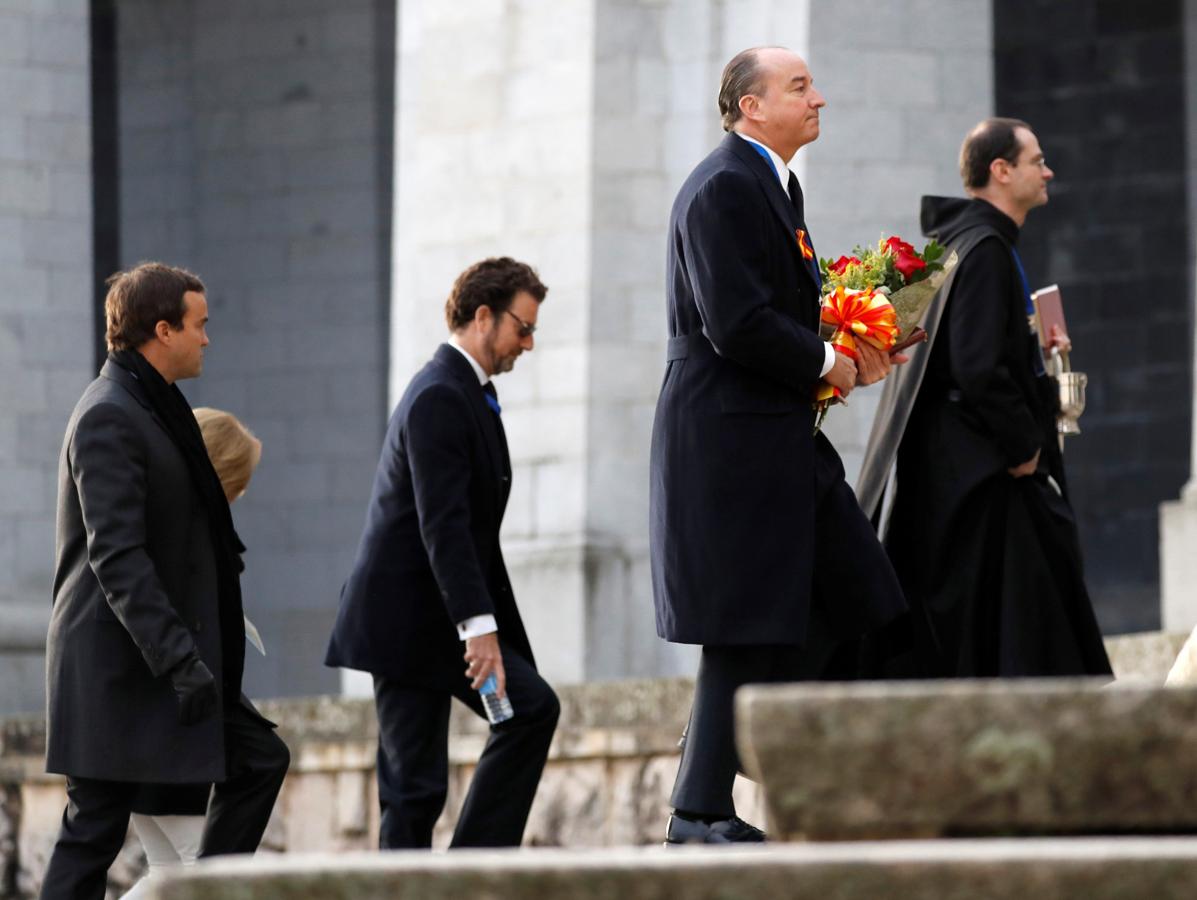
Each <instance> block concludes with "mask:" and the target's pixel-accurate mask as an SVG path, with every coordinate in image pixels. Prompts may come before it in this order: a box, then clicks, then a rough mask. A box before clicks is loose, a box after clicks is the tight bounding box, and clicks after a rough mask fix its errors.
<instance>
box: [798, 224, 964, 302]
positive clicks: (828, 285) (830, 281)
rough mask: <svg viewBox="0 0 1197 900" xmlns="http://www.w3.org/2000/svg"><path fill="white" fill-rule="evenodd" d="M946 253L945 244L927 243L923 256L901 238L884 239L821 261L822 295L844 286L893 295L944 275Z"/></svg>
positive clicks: (853, 289) (849, 288)
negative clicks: (875, 243) (847, 254)
mask: <svg viewBox="0 0 1197 900" xmlns="http://www.w3.org/2000/svg"><path fill="white" fill-rule="evenodd" d="M943 254H944V247H943V245H942V244H940V243H938V242H936V241H934V240H932V241H928V243H927V245H926V246H925V247H924V248H923V251H922V253H918V252H916V251H915V249H914V247H913V246H912V245H911V244H908V243H906V241H904V240H902V239H901V238H900V237H897V236H894V237H890V238H884V237H883V238H881V240H879V241H878V242H877V246H876V247H862V246H859V245H858V246H856V247H855V248H853V250H852V255H851V256H841V257H840V258H839V259H837V260H834V261H832V260H830V259H820V260H819V268H820V270H821V271H822V273H823V292H824V293H830V292H831V291H834V290H835V289H836V287H838V286H841V285H842V286H843V287H844V288H845V289H846V290H852V291H863V290H869V289H883V290H884V291H885V293H887V294H894V293H896V292H897V291H900V290H902V288H904V287H907V286H909V285H912V284H916V283H917V282H920V281H923V280H924V279H926V278H929V277H930V276H931V275H932V274H934V273H935V272H942V271H943V268H944V266H943V262H942V261H941V260H942V257H943Z"/></svg>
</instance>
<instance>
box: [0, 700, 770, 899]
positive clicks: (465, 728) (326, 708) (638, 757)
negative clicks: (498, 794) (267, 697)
mask: <svg viewBox="0 0 1197 900" xmlns="http://www.w3.org/2000/svg"><path fill="white" fill-rule="evenodd" d="M692 690H693V683H692V682H690V681H688V680H684V679H677V680H660V681H627V682H608V683H605V684H593V685H578V686H574V687H570V688H564V689H561V690H560V691H559V694H560V697H561V701H562V717H561V722H560V725H559V727H558V730H557V735H556V737H555V738H554V741H553V746H552V748H551V750H550V755H549V762H548V764H547V766H546V768H545V772H544V776H543V777H542V779H541V783H540V789H539V791H538V793H537V796H536V801H535V803H534V804H533V807H532V812H531V815H530V818H529V822H528V827H527V830H526V832H525V836H524V843H525V845H526V846H538V847H549V846H551V847H613V846H621V845H636V844H656V843H658V842H659V841H661V840H662V839H663V836H664V829H665V819H666V816H667V815H668V813H669V791H670V789H671V788H672V786H673V778H674V775H675V774H676V772H677V757H678V749H677V741H678V738H679V736H680V735H681V732H682V728H683V727H684V725H685V722H686V719H687V717H688V715H689V704H690V699H691V692H692ZM262 711H263V712H264V713H265V714H266V715H267V716H269V717H270V718H271V719H273V720H275V721H277V722H278V723H279V733H280V734H281V735H282V737H283V738H284V740H286V741H287V744H288V746H289V747H290V748H291V760H292V761H291V770H290V772H289V773H288V775H287V780H286V783H285V784H284V785H283V790H282V794H281V795H280V797H279V800H278V803H277V804H276V806H275V810H274V816H273V818H272V820H271V824H270V826H269V828H268V829H267V832H266V835H265V837H264V839H263V842H262V850H261V851H260V852H266V853H315V852H325V853H328V852H334V853H336V852H344V851H347V850H369V849H373V848H375V847H377V846H378V790H377V786H376V783H375V777H374V760H375V752H376V750H377V725H376V720H375V717H374V707H373V703H372V702H370V701H365V700H335V699H333V698H314V699H308V700H289V701H278V702H274V703H265V704H262ZM450 732H451V741H450V783H449V797H448V801H447V803H446V807H445V812H444V814H443V815H442V816H441V819H440V821H439V822H438V823H437V826H436V830H435V833H434V837H433V846H434V847H436V848H443V847H446V846H447V845H448V841H449V838H450V836H451V835H452V833H453V826H454V823H455V822H456V819H457V814H458V812H459V810H460V808H461V804H462V801H463V799H464V797H465V792H466V789H467V788H468V785H469V780H470V777H471V776H472V774H473V769H474V764H475V762H476V761H477V759H478V755H479V753H480V752H481V751H482V747H483V745H484V744H485V741H486V735H487V729H486V724H485V722H483V721H482V720H480V719H478V718H477V717H475V716H474V715H473V714H472V713H470V712H468V711H467V710H465V709H464V707H461V706H460V705H459V704H454V709H453V718H452V720H451V724H450ZM43 740H44V730H43V727H42V721H41V720H40V719H37V718H32V717H31V718H25V719H9V720H0V879H2V880H0V891H3V890H4V889H7V891H8V892H7V893H4V894H3V896H8V897H13V898H14V900H25V898H32V897H34V896H36V892H37V888H38V885H39V884H40V881H41V878H42V873H43V872H44V870H45V865H46V860H47V859H48V857H49V853H50V850H51V848H52V847H53V844H54V839H55V837H56V834H57V829H58V824H59V823H60V821H61V818H62V809H63V805H64V803H65V794H64V792H63V785H62V782H61V780H60V779H58V778H56V777H52V776H46V775H43V774H42V759H41V754H42V742H43ZM735 797H736V805H737V810H738V811H739V813H740V815H741V816H743V817H744V818H745V819H748V820H749V821H754V822H761V821H763V816H764V813H763V807H762V803H761V797H760V795H759V789H758V788H757V787H756V786H755V785H753V784H752V783H750V782H747V781H745V780H743V779H738V780H737V784H736V789H735ZM143 869H144V857H143V855H142V853H141V849H140V844H139V842H138V840H137V837H136V835H135V834H134V833H133V832H132V831H130V834H129V838H128V840H127V841H126V844H125V848H124V850H123V851H122V853H121V856H120V858H119V859H118V861H117V863H116V865H114V866H113V868H112V870H111V872H110V874H109V888H110V890H109V896H110V897H111V898H116V897H118V896H120V894H121V893H122V892H123V891H124V890H126V889H127V887H128V886H129V885H130V884H131V883H132V882H133V881H134V880H136V878H137V877H138V876H139V875H140V874H141V872H142V871H143Z"/></svg>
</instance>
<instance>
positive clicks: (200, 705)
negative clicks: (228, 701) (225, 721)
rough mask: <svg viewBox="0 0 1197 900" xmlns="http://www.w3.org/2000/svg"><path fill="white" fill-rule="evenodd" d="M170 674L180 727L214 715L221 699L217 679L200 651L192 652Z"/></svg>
mask: <svg viewBox="0 0 1197 900" xmlns="http://www.w3.org/2000/svg"><path fill="white" fill-rule="evenodd" d="M168 674H169V675H170V683H171V686H172V687H173V688H174V689H175V697H176V698H177V699H178V701H179V724H180V725H194V724H195V723H196V722H199V721H201V720H202V719H206V718H207V717H208V716H210V715H212V713H213V711H215V709H216V702H217V700H218V699H219V695H218V694H217V693H216V679H215V678H214V677H213V676H212V672H211V671H210V670H209V669H208V667H207V666H205V665H204V661H203V660H202V659H200V656H199V651H197V650H192V651H191V652H190V653H189V654H187V656H185V657H183V659H182V660H180V661H179V663H178V665H176V666H175V667H174V668H173V669H171V670H170V672H169V673H168Z"/></svg>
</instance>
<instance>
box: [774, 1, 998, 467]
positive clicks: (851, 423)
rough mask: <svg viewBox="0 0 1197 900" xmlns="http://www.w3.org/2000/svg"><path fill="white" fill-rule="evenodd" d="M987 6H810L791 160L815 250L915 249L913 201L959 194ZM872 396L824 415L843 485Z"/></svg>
mask: <svg viewBox="0 0 1197 900" xmlns="http://www.w3.org/2000/svg"><path fill="white" fill-rule="evenodd" d="M991 5H992V2H991V0H967V2H963V3H961V2H953V0H931V2H921V0H895V2H891V3H869V2H860V0H838V2H836V3H813V4H811V8H812V15H811V27H810V33H811V47H810V64H811V74H812V75H813V76H814V79H815V83H816V84H817V85H818V86H819V89H820V90H821V91H822V92H823V93H824V95H825V96H826V97H827V108H826V109H825V110H824V111H823V115H822V117H821V119H822V126H823V129H822V134H821V136H820V137H819V140H818V141H816V142H815V143H814V144H812V145H811V146H810V147H809V148H808V149H807V150H804V151H799V154H798V157H799V159H800V160H801V158H802V157H803V155H804V154H805V155H806V156H807V161H806V166H805V178H803V188H804V191H805V194H806V209H807V222H808V223H809V224H810V229H811V233H812V234H813V235H814V239H815V252H816V253H818V254H819V255H820V256H822V257H836V256H839V255H840V254H841V253H847V252H849V251H850V250H851V249H852V247H853V246H854V245H855V244H868V243H871V242H875V241H876V240H877V239H878V238H879V237H881V235H882V234H883V233H884V234H899V235H901V236H902V237H903V238H905V239H906V240H908V241H910V243H912V244H914V245H916V246H918V247H921V246H922V244H923V242H924V241H925V240H926V239H925V238H924V237H923V236H922V231H921V229H920V228H919V222H918V215H919V198H920V197H921V196H922V195H923V194H945V195H949V196H962V194H963V188H962V187H961V184H960V173H959V167H958V162H957V159H958V156H959V152H960V142H961V141H962V140H964V135H965V134H966V133H967V132H968V130H969V129H970V128H971V127H972V126H973V125H975V124H976V123H977V122H979V121H980V120H981V119H983V118H985V117H986V116H990V115H992V114H993V15H992V11H991ZM846 23H851V26H850V27H849V26H847V24H846ZM796 168H797V167H796ZM799 177H800V178H802V177H803V173H802V171H799ZM914 352H916V353H917V352H918V350H917V349H916V350H915V351H914ZM880 397H881V387H880V386H877V387H872V388H866V389H864V390H859V391H855V392H853V394H852V397H851V401H850V404H849V405H848V406H847V407H842V408H839V409H835V410H832V412H831V413H830V414H829V415H828V417H827V424H826V425H825V428H826V431H827V435H828V437H830V438H831V440H832V442H833V443H834V444H835V446H836V449H837V450H839V452H840V456H841V457H843V460H844V471H845V472H846V473H847V476H848V480H849V481H850V482H853V483H854V482H855V481H856V476H857V474H858V473H859V471H860V463H861V461H862V459H863V457H864V447H865V443H866V442H867V441H868V438H869V429H870V428H871V427H872V424H873V414H874V413H875V412H876V409H877V402H878V400H879V399H880Z"/></svg>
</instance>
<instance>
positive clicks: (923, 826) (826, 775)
mask: <svg viewBox="0 0 1197 900" xmlns="http://www.w3.org/2000/svg"><path fill="white" fill-rule="evenodd" d="M737 724H738V727H737V731H738V734H737V737H738V738H739V741H740V743H739V746H740V752H741V755H742V758H743V759H744V762H745V765H746V766H747V767H748V770H749V772H750V773H752V774H753V775H754V776H755V777H757V778H758V779H759V780H760V781H761V782H762V783H763V785H764V788H765V801H766V806H767V808H768V810H769V814H770V817H771V827H772V829H773V832H774V833H775V834H776V835H778V836H780V837H783V838H786V839H801V838H813V839H819V840H822V839H827V840H842V839H851V840H861V839H875V838H885V839H894V838H923V837H938V836H957V835H1003V834H1121V833H1131V832H1156V833H1159V832H1173V833H1175V832H1197V803H1194V802H1193V798H1194V797H1195V796H1197V689H1194V688H1163V687H1160V688H1156V687H1141V686H1134V687H1125V688H1124V687H1118V686H1109V687H1103V686H1101V683H1100V682H1094V681H1089V680H1072V679H1069V680H1056V681H1050V682H1049V681H1020V682H1009V681H1007V682H992V681H974V682H965V681H956V682H951V681H942V682H921V683H919V682H908V683H892V684H882V683H860V684H843V685H783V686H776V687H749V688H745V689H744V690H742V691H741V692H740V693H739V695H738V696H737Z"/></svg>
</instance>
